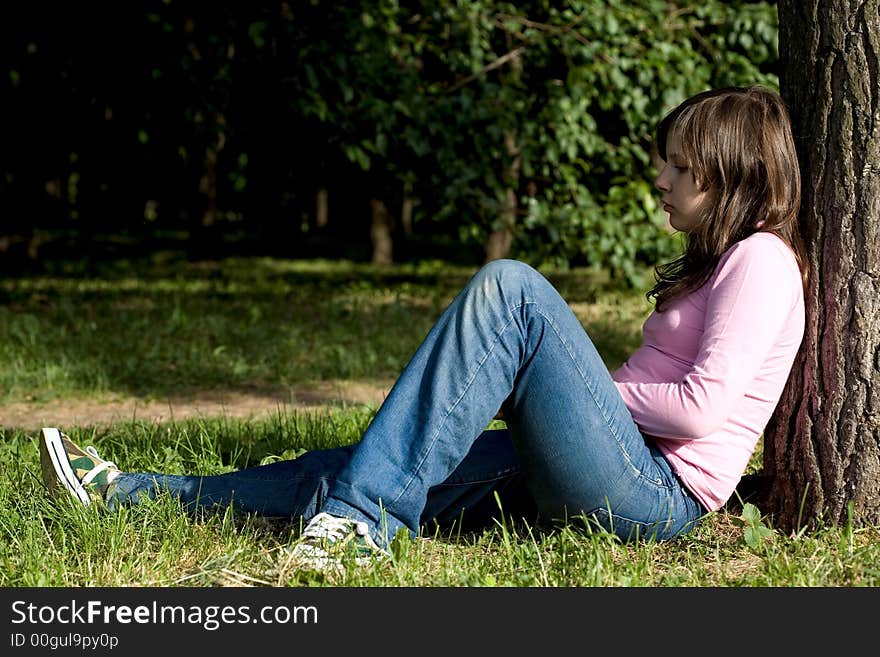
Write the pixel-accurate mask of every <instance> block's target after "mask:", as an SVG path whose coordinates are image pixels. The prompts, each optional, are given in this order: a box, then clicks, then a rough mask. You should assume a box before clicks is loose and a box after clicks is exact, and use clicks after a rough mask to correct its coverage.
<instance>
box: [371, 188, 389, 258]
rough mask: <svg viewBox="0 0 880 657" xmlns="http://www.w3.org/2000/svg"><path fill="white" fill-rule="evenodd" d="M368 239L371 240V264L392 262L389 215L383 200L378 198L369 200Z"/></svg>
mask: <svg viewBox="0 0 880 657" xmlns="http://www.w3.org/2000/svg"><path fill="white" fill-rule="evenodd" d="M370 214H371V215H372V221H371V224H370V239H371V240H372V242H373V260H372V261H373V264H374V265H390V264H392V263H393V262H394V258H393V256H392V244H393V242H392V240H391V215H390V214H389V213H388V208H387V207H386V205H385V203H384V201H382V200H380V199H375V198H374V199H371V200H370Z"/></svg>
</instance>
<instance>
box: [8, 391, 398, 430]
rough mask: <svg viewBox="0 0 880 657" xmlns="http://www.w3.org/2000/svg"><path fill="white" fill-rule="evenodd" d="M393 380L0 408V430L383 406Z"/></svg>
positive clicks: (32, 404)
mask: <svg viewBox="0 0 880 657" xmlns="http://www.w3.org/2000/svg"><path fill="white" fill-rule="evenodd" d="M392 383H393V382H391V381H388V382H385V383H384V384H378V383H375V382H359V381H349V380H346V381H330V382H324V383H321V384H317V385H313V386H308V387H305V386H304V387H302V388H294V389H291V390H284V391H260V392H241V391H235V390H205V391H201V392H196V393H192V394H188V395H186V396H179V397H169V398H166V399H141V398H137V397H128V396H121V395H108V396H105V397H102V398H98V399H96V398H87V399H74V400H70V399H65V400H56V401H49V402H43V403H35V402H27V401H23V402H10V403H6V404H3V405H2V406H0V427H4V428H19V429H24V430H27V431H38V430H39V429H40V428H42V427H48V426H51V427H60V428H63V427H70V426H97V425H106V424H110V423H113V422H124V421H127V420H148V421H151V422H164V421H168V420H183V419H188V418H193V417H217V416H225V417H235V418H258V417H261V416H265V415H270V414H272V413H277V412H278V411H283V410H285V409H290V410H301V411H309V412H311V411H318V410H320V409H322V408H326V407H327V405H328V404H340V403H348V404H375V405H378V404H380V403H381V402H382V400H383V399H384V398H385V396H386V395H387V394H388V391H389V390H390V389H391V385H392Z"/></svg>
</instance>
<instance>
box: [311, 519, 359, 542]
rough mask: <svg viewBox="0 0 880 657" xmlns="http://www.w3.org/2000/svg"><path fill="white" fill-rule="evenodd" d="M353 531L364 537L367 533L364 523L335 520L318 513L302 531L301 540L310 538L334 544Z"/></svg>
mask: <svg viewBox="0 0 880 657" xmlns="http://www.w3.org/2000/svg"><path fill="white" fill-rule="evenodd" d="M352 530H354V531H355V532H356V533H357V534H359V535H361V536H364V535H366V534H367V533H368V530H367V526H366V523H362V522H360V523H359V522H355V521H354V520H349V519H348V518H337V517H336V516H331V515H330V514H329V513H319V514H318V515H317V516H315V517H314V519H313V520H312V521H311V522H310V523H309V524H308V525H307V526H306V528H305V529H304V530H303V534H302V535H303V538H312V539H318V540H325V541H327V542H329V543H335V542H337V541H340V540H342V539H343V538H345V536H346V535H347V534H348V533H349V532H351V531H352Z"/></svg>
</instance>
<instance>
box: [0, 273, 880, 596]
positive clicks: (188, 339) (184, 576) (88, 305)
mask: <svg viewBox="0 0 880 657" xmlns="http://www.w3.org/2000/svg"><path fill="white" fill-rule="evenodd" d="M471 273H473V270H467V269H463V268H450V267H447V266H445V265H443V264H442V263H428V264H425V265H419V266H416V265H408V266H402V267H394V268H391V269H387V270H377V269H374V268H371V267H369V266H364V265H356V264H353V263H344V262H284V261H275V260H270V259H256V260H252V259H249V260H230V261H225V262H222V263H184V262H177V261H174V260H165V259H162V258H156V259H154V260H153V261H151V262H148V263H140V264H139V265H138V266H137V267H133V266H131V267H129V266H125V263H116V264H115V265H112V266H105V267H103V268H101V269H100V270H94V269H89V270H84V269H79V268H77V266H66V267H59V269H58V271H55V272H49V273H48V274H45V275H41V276H27V277H20V278H16V279H6V280H4V281H2V282H0V303H2V305H0V358H2V359H3V362H4V367H3V368H0V408H2V404H6V403H11V402H21V401H22V400H29V401H28V403H32V404H34V405H35V406H36V405H39V404H40V403H42V402H44V401H48V400H53V399H54V400H56V401H63V400H65V399H73V398H77V399H82V398H94V399H101V398H102V397H104V396H105V395H108V394H127V395H138V396H142V397H145V398H149V397H160V396H162V395H165V394H172V393H175V392H179V391H180V390H186V389H191V390H201V389H205V388H217V387H223V388H233V389H234V388H241V389H254V388H266V389H271V390H278V389H283V388H284V387H285V386H289V385H293V384H297V383H299V382H301V381H321V380H326V379H345V378H363V379H366V380H370V379H376V380H379V379H382V378H383V377H389V376H394V375H395V374H397V373H398V371H399V369H400V368H401V367H402V366H403V365H404V364H405V362H406V360H407V358H408V357H409V356H410V355H411V353H412V351H413V350H414V349H415V348H416V346H417V345H418V343H419V341H420V340H421V338H422V337H423V335H424V334H425V333H426V332H427V330H428V328H429V327H430V325H431V323H432V322H433V320H434V319H435V318H436V316H437V315H438V314H439V312H440V311H441V310H442V308H443V307H445V305H446V303H448V301H449V300H450V299H451V297H452V295H453V294H454V293H455V292H456V291H457V290H458V288H459V287H460V286H461V284H462V283H463V282H464V281H465V280H467V278H468V276H469V275H470V274H471ZM547 273H548V275H549V277H550V278H551V280H553V281H554V283H555V284H556V285H557V287H559V289H560V290H561V291H562V292H563V294H564V296H565V297H566V298H567V299H569V301H570V302H571V305H572V307H573V309H574V310H575V312H576V313H577V314H578V316H579V318H580V319H581V321H582V322H583V323H584V324H585V326H586V327H587V329H588V331H589V332H590V334H591V335H592V336H593V337H594V339H595V341H596V343H597V346H598V348H599V351H600V353H601V354H602V356H603V358H604V359H605V360H606V362H607V363H608V365H609V366H610V367H612V366H615V365H616V364H618V363H619V362H620V361H621V360H622V359H623V358H624V357H625V355H626V353H628V351H630V350H631V349H632V348H634V346H635V345H636V344H638V340H639V329H640V325H641V322H642V321H643V319H644V317H645V316H646V314H647V311H648V307H647V304H646V302H645V300H644V298H643V297H642V296H641V293H639V292H637V291H627V290H621V289H617V288H615V287H614V286H613V285H611V284H610V282H609V281H607V280H605V279H604V278H602V277H601V275H598V274H595V273H590V272H583V271H575V272H547ZM375 410H376V409H375V408H374V407H370V406H327V407H326V408H325V409H324V410H323V411H321V412H317V413H315V412H312V413H306V412H301V411H296V410H288V411H285V412H281V411H279V412H276V413H275V414H273V415H271V416H268V417H262V418H258V419H253V418H252V419H234V418H229V417H217V418H203V419H199V420H184V421H177V422H165V423H150V422H146V421H128V422H122V423H117V424H113V425H85V424H84V425H81V426H68V427H63V429H64V430H65V431H66V432H67V433H69V434H70V435H71V437H73V438H74V440H76V441H78V442H80V443H81V444H93V445H95V447H96V448H97V449H98V450H99V451H100V452H101V453H102V454H104V455H105V456H107V457H109V458H112V459H113V460H114V461H116V462H117V463H118V464H119V465H120V466H121V467H122V468H124V469H127V470H133V471H137V470H141V471H162V472H169V473H187V474H196V473H198V474H218V473H222V472H227V471H230V470H233V469H237V468H241V467H245V466H248V465H254V464H258V463H265V462H269V461H272V460H275V459H279V458H296V457H297V456H298V455H300V454H301V453H302V452H303V451H304V450H309V449H315V448H320V447H330V446H334V445H339V444H345V443H350V442H354V441H356V440H357V439H358V438H359V436H360V435H361V433H362V432H363V430H364V428H365V427H366V426H367V424H368V423H369V421H370V419H371V418H372V415H373V413H374V412H375ZM36 439H37V436H36V435H35V433H34V432H32V431H30V430H24V429H20V428H15V427H11V426H3V425H2V423H0V459H2V462H3V463H4V467H3V468H2V471H0V586H250V585H255V586H338V585H345V586H513V587H523V586H541V587H545V586H547V587H554V586H639V587H641V586H659V587H681V586H699V587H706V586H713V587H714V586H718V587H727V586H750V587H754V586H786V587H790V586H877V585H878V583H880V541H878V538H880V536H878V533H880V531H878V528H872V527H864V528H854V527H852V526H844V527H827V528H819V529H815V530H813V531H810V532H808V533H807V532H803V533H801V534H798V535H793V536H788V535H783V534H781V533H779V532H776V531H772V530H771V529H770V528H769V527H768V526H767V522H766V520H765V519H763V518H762V517H761V515H760V511H759V510H757V509H754V508H753V507H750V506H747V507H746V508H745V509H743V510H741V511H734V510H733V509H731V510H726V509H725V510H722V511H719V512H717V513H713V514H711V515H709V516H708V517H707V518H706V519H705V521H704V522H703V524H702V525H701V526H700V527H699V528H697V529H696V530H695V531H694V532H693V533H691V534H689V535H687V536H684V537H682V538H681V539H678V540H675V541H672V542H668V543H654V542H642V543H636V544H624V543H621V542H620V541H618V540H617V539H615V538H613V537H612V536H610V535H608V534H605V533H601V532H594V531H591V530H590V528H589V527H588V526H587V525H586V524H585V523H583V522H581V521H580V520H579V519H573V520H572V521H571V522H570V523H569V524H568V525H567V526H564V527H558V526H557V527H536V526H530V525H528V524H525V523H523V522H522V521H520V522H511V521H510V520H509V519H506V518H504V517H503V516H500V517H499V520H498V522H497V523H496V524H495V525H494V526H493V527H490V528H488V529H487V530H485V531H481V532H478V533H471V534H459V533H447V534H434V535H429V536H424V537H421V538H419V539H418V540H415V541H405V540H404V541H398V542H396V543H395V545H394V559H393V560H391V561H390V562H387V563H383V564H379V565H377V566H375V567H370V568H365V569H349V570H348V572H347V573H346V574H345V575H343V576H338V577H337V576H322V575H319V574H309V573H303V572H298V571H296V570H293V569H291V568H290V566H289V563H288V562H287V560H286V551H285V548H286V546H288V545H289V544H290V541H291V540H292V538H293V537H294V536H295V530H296V525H294V524H292V523H279V522H277V521H271V522H270V521H268V520H266V519H261V518H258V517H252V516H251V517H248V516H240V515H237V514H234V513H232V512H227V513H220V514H215V515H207V516H205V517H202V518H198V519H195V518H193V517H191V516H188V515H187V514H184V513H181V510H180V507H179V506H178V504H177V503H176V502H174V501H173V500H171V499H169V498H167V497H160V498H159V499H157V500H155V501H153V502H149V503H145V504H142V505H139V506H137V507H133V508H124V509H121V510H119V511H116V512H109V511H107V510H106V509H102V508H99V507H95V506H93V507H89V508H82V507H79V506H77V505H76V504H75V503H73V502H72V501H69V502H68V501H61V502H55V501H52V500H50V499H49V498H48V497H47V496H46V495H45V492H44V490H43V486H42V483H41V481H40V475H39V456H38V450H37V443H36ZM759 447H760V446H759ZM759 459H760V450H759V452H758V453H756V455H755V457H754V458H753V460H752V463H751V464H750V468H749V469H750V471H751V472H757V471H759V470H760V460H759Z"/></svg>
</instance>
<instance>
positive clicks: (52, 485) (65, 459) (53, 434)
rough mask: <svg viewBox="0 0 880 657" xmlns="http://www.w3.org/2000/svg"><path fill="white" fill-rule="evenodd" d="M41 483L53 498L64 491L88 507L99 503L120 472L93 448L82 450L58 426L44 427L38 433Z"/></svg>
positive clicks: (59, 495)
mask: <svg viewBox="0 0 880 657" xmlns="http://www.w3.org/2000/svg"><path fill="white" fill-rule="evenodd" d="M40 466H41V468H42V470H43V483H44V484H45V485H46V488H47V489H48V491H49V493H50V494H51V495H52V496H53V497H56V498H57V497H62V496H64V495H65V491H66V493H67V494H70V495H72V496H73V498H74V499H75V500H78V501H79V502H81V503H82V504H83V505H84V506H88V505H89V504H91V503H92V502H102V501H103V500H104V495H105V493H106V492H107V487H108V486H109V485H110V482H111V481H112V480H113V479H114V478H115V477H116V476H117V475H118V474H119V468H117V467H116V464H115V463H113V462H112V461H105V460H104V459H102V458H101V457H100V456H98V452H97V451H95V448H94V447H92V446H91V445H89V446H88V447H86V449H85V450H83V449H81V448H80V447H79V445H77V444H76V443H74V442H73V441H72V440H71V439H70V438H69V437H68V436H66V435H65V434H63V433H61V432H60V431H59V430H58V429H53V428H46V429H43V432H42V434H41V436H40Z"/></svg>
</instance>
